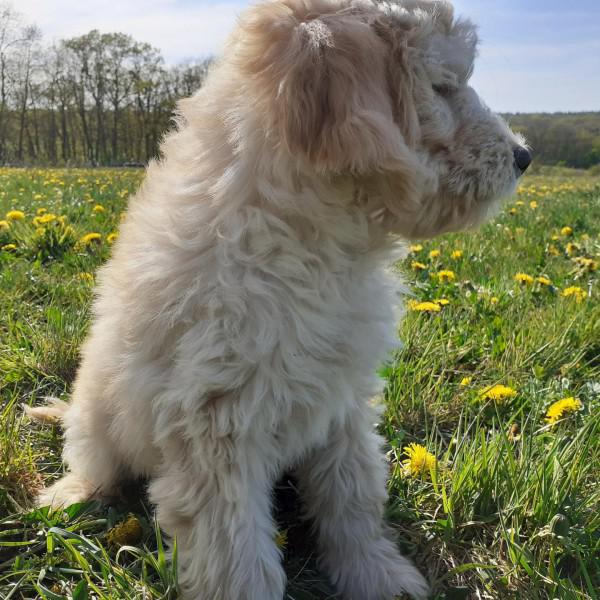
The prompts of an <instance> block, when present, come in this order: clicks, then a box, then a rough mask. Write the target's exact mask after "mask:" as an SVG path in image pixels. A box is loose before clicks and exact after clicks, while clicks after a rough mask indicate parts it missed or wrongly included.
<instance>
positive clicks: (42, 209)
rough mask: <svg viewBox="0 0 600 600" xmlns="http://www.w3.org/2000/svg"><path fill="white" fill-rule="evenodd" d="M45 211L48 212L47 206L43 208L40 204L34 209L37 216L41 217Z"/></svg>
mask: <svg viewBox="0 0 600 600" xmlns="http://www.w3.org/2000/svg"><path fill="white" fill-rule="evenodd" d="M47 212H48V209H47V208H44V207H43V206H41V207H40V208H38V209H37V210H36V211H35V214H36V215H37V216H38V217H41V216H42V215H44V214H46V213H47Z"/></svg>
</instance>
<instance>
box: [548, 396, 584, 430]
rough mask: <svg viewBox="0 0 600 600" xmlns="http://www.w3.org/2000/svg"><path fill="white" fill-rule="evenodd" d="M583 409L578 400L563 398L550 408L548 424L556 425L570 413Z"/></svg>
mask: <svg viewBox="0 0 600 600" xmlns="http://www.w3.org/2000/svg"><path fill="white" fill-rule="evenodd" d="M582 407H583V405H582V404H581V401H580V400H579V399H578V398H573V397H570V398H563V399H562V400H559V401H558V402H555V403H554V404H552V405H551V406H550V407H549V408H548V411H547V412H546V422H548V423H550V424H551V425H554V424H555V423H557V422H558V421H560V420H561V419H562V418H564V417H566V416H567V415H569V414H570V413H574V412H577V411H578V410H581V408H582Z"/></svg>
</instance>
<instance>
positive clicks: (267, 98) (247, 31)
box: [236, 0, 408, 173]
mask: <svg viewBox="0 0 600 600" xmlns="http://www.w3.org/2000/svg"><path fill="white" fill-rule="evenodd" d="M340 6H341V3H340V2H339V0H338V1H333V0H284V1H277V2H269V3H265V4H261V5H258V6H256V7H254V8H252V9H251V10H250V11H249V12H248V13H246V15H245V17H244V18H243V19H242V21H241V23H240V29H239V31H238V36H237V40H236V45H237V46H238V51H237V52H236V54H237V56H238V57H240V58H239V59H238V64H239V67H240V68H241V69H243V70H244V74H245V75H247V76H249V77H250V80H252V81H253V82H254V87H253V95H254V96H255V98H258V101H259V103H260V104H259V105H260V110H261V111H262V112H263V113H264V117H265V118H266V119H267V123H268V129H269V130H270V132H271V134H272V135H274V136H276V140H277V141H278V142H279V143H281V144H283V145H284V147H285V148H286V149H287V150H288V151H289V152H290V153H291V154H292V155H294V156H296V157H298V158H301V159H304V160H307V161H309V164H311V167H312V168H314V169H316V170H318V171H333V172H341V171H352V172H356V173H364V172H368V171H370V170H374V169H381V168H385V165H386V163H389V162H390V161H391V162H394V161H396V160H398V159H399V157H401V156H403V155H406V153H407V152H408V149H407V147H406V144H405V142H404V139H403V136H402V133H401V131H400V129H399V127H398V125H397V123H396V122H395V120H394V108H393V102H392V100H391V97H390V89H389V81H388V74H389V71H388V65H387V60H388V57H387V54H388V45H387V44H386V43H385V41H384V40H383V39H382V37H381V36H380V35H378V34H377V33H376V31H375V29H374V28H373V27H372V25H371V24H370V23H369V22H368V18H366V17H365V15H364V14H361V12H360V9H357V8H348V7H347V8H345V9H343V10H342V9H340Z"/></svg>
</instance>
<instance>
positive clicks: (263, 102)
mask: <svg viewBox="0 0 600 600" xmlns="http://www.w3.org/2000/svg"><path fill="white" fill-rule="evenodd" d="M476 47H477V35H476V31H475V28H474V26H473V25H472V24H471V23H470V22H469V21H461V20H456V19H455V18H454V15H453V9H452V6H451V5H450V4H449V3H448V2H446V1H444V0H399V1H397V2H395V1H390V2H377V3H376V2H372V1H370V0H276V1H272V2H267V3H264V4H260V5H258V6H255V7H253V8H252V9H250V10H249V11H248V12H247V13H246V15H245V16H244V17H243V18H242V20H241V22H240V27H239V29H238V31H237V33H236V34H235V35H234V36H233V38H232V42H231V46H230V49H231V52H232V54H233V55H234V56H235V61H237V62H236V65H237V68H238V69H241V71H242V73H243V80H244V81H247V82H250V83H249V84H247V87H246V88H245V92H247V93H248V102H249V103H253V104H254V105H255V106H256V107H257V109H258V111H259V112H260V119H261V120H262V123H261V124H262V127H263V128H264V131H265V132H266V135H267V139H268V140H270V141H271V142H272V143H273V144H274V147H275V148H277V151H278V152H282V153H284V154H285V155H287V156H288V157H289V159H290V160H293V161H294V163H295V166H296V168H297V169H299V170H300V171H306V170H310V171H311V172H316V173H320V174H322V175H323V176H325V177H331V178H335V177H336V176H349V177H352V178H353V180H354V181H355V183H356V190H357V193H356V198H357V202H361V203H362V205H364V207H365V210H367V211H368V213H369V215H370V217H371V218H372V219H373V220H375V221H377V222H378V223H380V224H381V225H382V226H383V227H384V228H385V229H387V230H389V231H394V232H397V233H400V234H402V235H404V236H406V237H427V236H432V235H437V234H439V233H442V232H445V231H452V230H459V229H463V228H465V227H469V226H472V225H475V224H477V223H479V222H481V221H482V220H483V219H484V218H485V217H486V216H487V215H488V214H489V213H490V210H491V209H492V207H493V206H495V205H496V204H497V201H498V200H499V199H501V198H502V197H505V196H507V195H510V194H511V193H512V192H513V191H514V188H515V185H516V182H517V179H518V177H519V176H520V175H521V174H522V172H523V171H524V170H525V169H526V168H527V166H528V165H529V162H530V156H529V153H528V151H527V150H526V149H525V148H524V146H523V141H522V139H521V138H519V137H518V136H516V135H515V134H514V133H512V132H511V131H510V129H509V128H508V126H507V125H506V124H505V123H504V121H502V119H500V118H499V117H498V116H496V115H494V114H493V113H492V112H491V111H490V110H489V109H488V108H487V107H486V106H485V104H484V103H483V102H482V101H481V100H480V99H479V97H478V95H477V94H476V93H475V91H474V90H473V89H472V88H471V87H469V77H470V75H471V73H472V70H473V61H474V59H475V55H476Z"/></svg>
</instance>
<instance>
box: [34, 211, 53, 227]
mask: <svg viewBox="0 0 600 600" xmlns="http://www.w3.org/2000/svg"><path fill="white" fill-rule="evenodd" d="M56 218H57V217H56V215H54V214H52V213H46V214H45V215H42V216H41V217H35V219H34V222H35V223H34V224H35V225H37V224H39V225H46V223H52V221H56Z"/></svg>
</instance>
